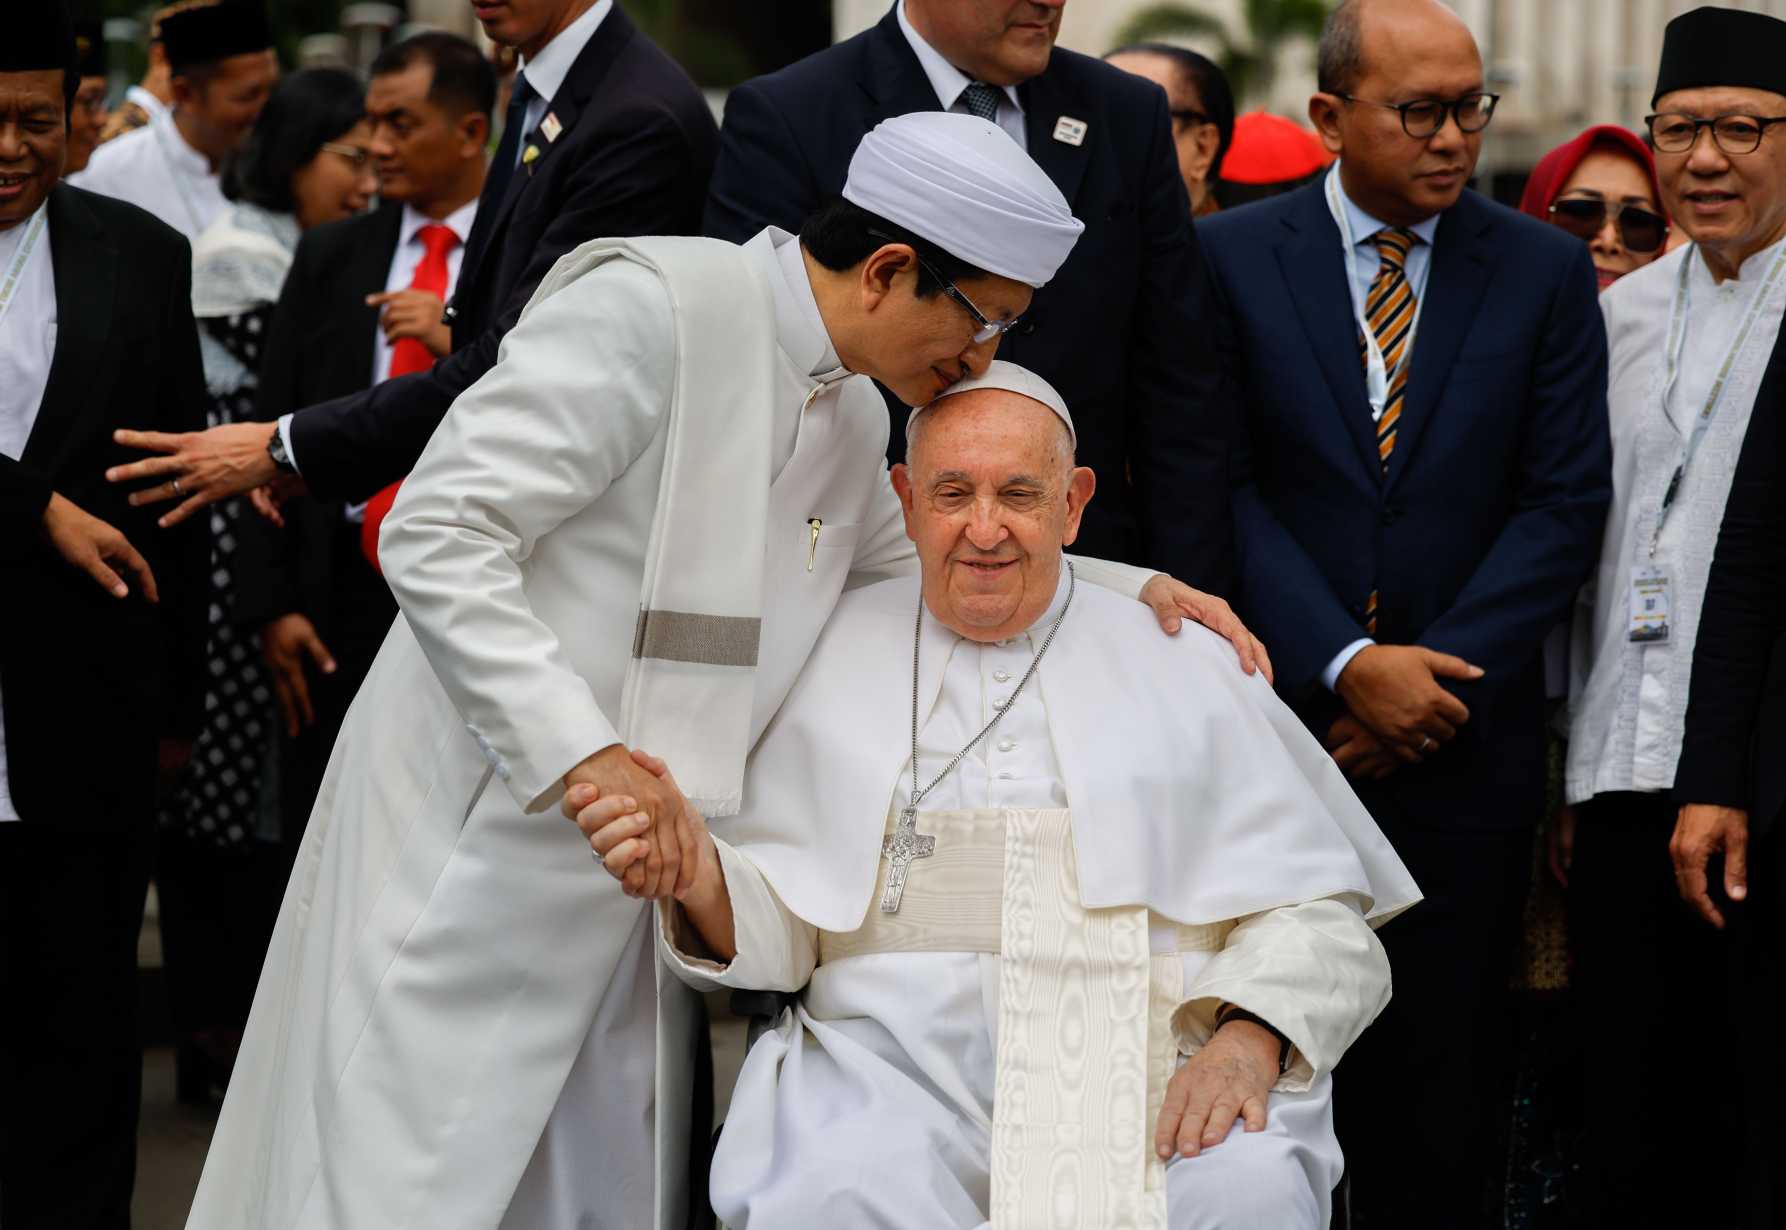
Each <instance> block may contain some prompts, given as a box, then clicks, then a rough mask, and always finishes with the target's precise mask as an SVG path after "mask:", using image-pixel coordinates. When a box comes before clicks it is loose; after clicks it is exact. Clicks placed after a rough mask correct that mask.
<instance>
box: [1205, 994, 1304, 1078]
mask: <svg viewBox="0 0 1786 1230" xmlns="http://www.w3.org/2000/svg"><path fill="white" fill-rule="evenodd" d="M1229 1021H1251V1022H1252V1023H1253V1024H1255V1025H1257V1026H1258V1027H1259V1028H1261V1029H1264V1030H1269V1031H1270V1033H1271V1036H1272V1037H1274V1038H1276V1039H1277V1041H1278V1052H1277V1071H1278V1075H1279V1076H1282V1075H1283V1074H1284V1073H1286V1072H1288V1071H1289V1070H1290V1051H1291V1049H1292V1044H1291V1042H1290V1039H1289V1038H1287V1037H1285V1036H1284V1031H1283V1030H1281V1029H1279V1028H1278V1027H1277V1026H1276V1025H1273V1024H1272V1023H1271V1022H1270V1021H1268V1020H1266V1019H1265V1018H1264V1017H1262V1016H1260V1015H1259V1014H1258V1013H1256V1012H1248V1011H1247V1010H1246V1009H1245V1008H1242V1007H1241V1006H1240V1005H1238V1004H1223V1005H1222V1006H1221V1007H1220V1008H1218V1009H1217V1010H1216V1014H1215V1027H1216V1028H1217V1029H1220V1028H1221V1027H1222V1026H1224V1025H1226V1024H1227V1023H1228V1022H1229Z"/></svg>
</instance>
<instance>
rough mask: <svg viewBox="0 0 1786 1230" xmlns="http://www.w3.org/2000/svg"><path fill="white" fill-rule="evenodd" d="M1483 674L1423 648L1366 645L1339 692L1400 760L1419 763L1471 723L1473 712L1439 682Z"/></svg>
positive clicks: (1342, 675)
mask: <svg viewBox="0 0 1786 1230" xmlns="http://www.w3.org/2000/svg"><path fill="white" fill-rule="evenodd" d="M1483 673H1484V672H1483V670H1482V668H1481V667H1479V666H1472V665H1470V664H1469V663H1468V662H1465V661H1464V660H1463V659H1462V658H1456V657H1453V656H1452V655H1450V654H1448V653H1436V652H1434V651H1433V650H1431V649H1427V648H1424V647H1423V646H1420V645H1367V646H1366V647H1365V648H1363V649H1361V650H1359V651H1358V653H1357V654H1355V655H1354V656H1353V658H1352V660H1351V661H1350V662H1348V663H1346V668H1345V669H1344V670H1342V671H1341V672H1340V676H1339V679H1338V680H1337V681H1336V683H1335V685H1334V691H1336V692H1338V693H1339V697H1340V699H1341V700H1343V701H1345V702H1346V708H1348V709H1350V710H1351V711H1352V714H1353V716H1354V717H1356V718H1357V719H1358V720H1359V721H1361V722H1363V723H1364V724H1365V725H1366V726H1368V727H1369V728H1370V729H1371V731H1372V732H1373V733H1374V734H1375V735H1376V736H1377V737H1378V738H1379V739H1381V740H1383V742H1385V743H1387V744H1388V745H1389V746H1390V748H1391V749H1392V750H1393V751H1394V752H1395V754H1396V755H1398V756H1400V757H1401V758H1402V759H1403V760H1405V761H1407V762H1409V763H1415V762H1418V761H1420V760H1422V759H1423V758H1425V757H1426V756H1427V755H1428V754H1430V753H1431V752H1433V751H1436V750H1437V749H1438V747H1440V746H1442V745H1444V744H1446V743H1449V742H1451V740H1452V739H1454V738H1456V737H1457V728H1458V727H1459V726H1462V725H1463V724H1464V723H1465V722H1468V721H1469V720H1470V710H1469V707H1468V706H1467V705H1465V704H1464V703H1463V701H1461V700H1459V699H1458V698H1457V697H1455V696H1453V695H1452V694H1451V693H1450V692H1447V691H1446V690H1445V689H1444V688H1442V687H1440V686H1439V680H1440V679H1480V678H1482V676H1483Z"/></svg>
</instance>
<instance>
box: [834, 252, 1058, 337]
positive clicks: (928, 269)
mask: <svg viewBox="0 0 1786 1230" xmlns="http://www.w3.org/2000/svg"><path fill="white" fill-rule="evenodd" d="M868 233H869V234H870V235H871V236H873V237H874V238H876V239H879V240H880V241H882V242H883V243H899V244H903V243H905V242H906V241H905V240H903V239H895V238H893V236H891V235H888V234H886V233H884V232H882V231H877V230H873V229H870V230H869V232H868ZM907 246H908V247H909V246H910V245H909V244H908V245H907ZM912 255H913V256H915V257H917V258H918V265H919V266H920V267H921V268H922V269H923V270H924V272H925V273H928V274H929V275H930V276H931V277H933V278H935V279H936V280H937V281H938V282H939V283H941V284H942V288H943V294H945V295H947V296H949V298H951V299H953V300H955V302H956V303H959V304H960V305H961V306H962V308H963V310H965V311H966V312H967V314H968V315H969V316H972V317H973V318H974V323H975V324H977V325H979V326H980V327H979V328H978V329H976V330H974V345H976V346H982V345H985V344H986V343H987V342H990V341H991V340H992V339H993V338H995V337H1001V336H1003V335H1004V334H1006V333H1009V332H1010V331H1011V330H1013V329H1015V328H1017V326H1019V325H1021V324H1023V317H1021V316H1013V317H1012V318H1011V319H1009V320H993V319H991V318H990V317H988V316H987V315H986V313H984V312H982V311H981V310H980V309H979V308H977V307H975V306H974V301H973V300H972V299H969V298H968V297H967V296H966V295H964V294H962V293H961V290H960V288H959V287H957V286H956V285H955V283H953V282H951V281H950V280H949V279H948V278H945V277H944V276H943V275H942V274H941V273H940V272H939V271H938V270H937V267H936V266H935V265H932V264H931V263H930V262H929V261H927V260H925V259H924V254H923V253H922V252H920V251H918V249H916V248H912ZM1030 331H1031V330H1030V328H1029V327H1025V329H1024V333H1025V335H1027V334H1028V333H1029V332H1030Z"/></svg>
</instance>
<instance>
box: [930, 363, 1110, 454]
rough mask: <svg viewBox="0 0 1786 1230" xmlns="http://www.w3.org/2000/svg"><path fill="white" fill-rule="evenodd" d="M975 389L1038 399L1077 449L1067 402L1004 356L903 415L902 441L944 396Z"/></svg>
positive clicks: (1042, 380) (1076, 437)
mask: <svg viewBox="0 0 1786 1230" xmlns="http://www.w3.org/2000/svg"><path fill="white" fill-rule="evenodd" d="M975 389H1003V390H1005V392H1007V393H1021V394H1022V395H1023V396H1025V397H1027V398H1029V399H1030V400H1031V401H1039V402H1041V403H1042V404H1043V405H1044V406H1047V407H1048V408H1049V409H1050V410H1052V411H1054V417H1055V418H1057V419H1059V420H1060V421H1061V422H1063V423H1065V424H1066V425H1067V440H1068V442H1069V443H1071V444H1072V446H1073V451H1074V452H1077V451H1078V450H1079V433H1078V432H1077V431H1075V430H1073V416H1072V415H1071V414H1069V413H1067V403H1066V401H1065V399H1063V398H1062V397H1061V395H1060V394H1059V393H1057V392H1055V391H1054V386H1053V385H1051V384H1049V383H1048V382H1047V381H1046V380H1044V379H1042V378H1041V377H1040V376H1038V375H1036V374H1035V373H1034V372H1032V371H1030V370H1029V368H1027V367H1019V366H1017V364H1015V363H1007V362H1005V361H1004V360H1003V359H994V360H993V361H992V362H991V363H989V364H987V365H986V374H985V375H983V376H970V377H969V378H968V379H966V380H960V381H957V382H956V383H954V384H952V385H950V386H949V387H948V388H946V389H944V390H943V391H942V392H941V393H938V394H937V395H936V396H935V397H933V398H932V399H931V400H930V403H929V405H924V406H919V407H918V408H917V409H915V410H913V411H912V412H911V413H910V414H908V415H906V418H905V443H906V447H907V448H910V447H911V443H912V432H913V431H914V430H915V429H916V427H917V425H918V416H919V415H920V414H923V413H924V412H925V411H926V410H928V409H930V407H931V406H934V405H936V404H937V402H940V401H942V400H943V399H944V398H945V397H953V396H955V394H957V393H971V392H973V391H974V390H975Z"/></svg>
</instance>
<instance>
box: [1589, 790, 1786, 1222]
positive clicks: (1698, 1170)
mask: <svg viewBox="0 0 1786 1230" xmlns="http://www.w3.org/2000/svg"><path fill="white" fill-rule="evenodd" d="M1676 811H1677V808H1676V806H1675V804H1674V803H1673V802H1671V801H1670V800H1669V798H1668V796H1667V795H1666V794H1663V793H1652V794H1634V793H1617V794H1603V795H1599V796H1597V797H1595V798H1594V799H1592V800H1590V801H1589V802H1587V803H1584V804H1582V805H1581V806H1580V807H1578V808H1576V829H1575V858H1574V863H1573V865H1572V867H1571V869H1570V872H1569V945H1570V950H1571V954H1572V956H1573V959H1574V965H1573V971H1572V979H1571V985H1572V987H1573V990H1574V998H1575V1004H1576V1012H1577V1013H1578V1019H1579V1021H1580V1025H1581V1033H1582V1037H1583V1040H1584V1059H1585V1062H1584V1065H1583V1071H1582V1082H1583V1099H1582V1101H1583V1110H1584V1114H1583V1139H1582V1150H1581V1161H1582V1175H1581V1180H1582V1181H1581V1182H1580V1183H1578V1184H1576V1185H1575V1186H1574V1189H1573V1190H1572V1193H1571V1204H1572V1205H1573V1206H1575V1208H1574V1209H1573V1210H1572V1214H1573V1221H1574V1224H1576V1225H1578V1226H1584V1227H1587V1226H1621V1227H1644V1226H1658V1227H1674V1226H1689V1225H1690V1226H1704V1227H1721V1226H1725V1225H1727V1224H1730V1219H1731V1217H1732V1216H1733V1215H1734V1214H1733V1211H1732V1209H1731V1208H1730V1202H1729V1201H1728V1199H1727V1193H1728V1192H1729V1182H1730V1178H1731V1177H1732V1176H1731V1170H1732V1168H1733V1165H1734V1163H1735V1160H1736V1157H1735V1155H1734V1154H1733V1151H1732V1149H1731V1145H1732V1142H1733V1141H1734V1140H1736V1139H1738V1138H1739V1135H1740V1134H1738V1133H1733V1132H1732V1131H1731V1128H1732V1127H1733V1126H1734V1124H1735V1122H1736V1121H1737V1119H1738V1117H1739V1112H1738V1108H1737V1105H1736V1103H1735V1100H1734V1096H1733V1095H1734V1094H1735V1091H1736V1083H1735V1081H1734V1080H1733V1079H1728V1078H1734V1077H1736V1076H1737V1073H1738V1072H1739V1071H1740V1070H1741V1069H1740V1068H1737V1067H1729V1068H1727V1067H1726V1066H1725V1062H1724V1058H1723V1057H1729V1056H1731V1051H1730V1036H1729V1029H1730V1023H1729V1020H1728V1017H1727V999H1726V994H1725V971H1726V968H1727V952H1728V949H1729V940H1728V938H1727V937H1725V936H1723V935H1720V934H1719V933H1718V932H1717V931H1715V930H1714V929H1713V928H1711V927H1710V926H1708V925H1706V924H1705V923H1704V922H1702V921H1700V920H1699V918H1698V917H1697V916H1695V915H1694V914H1692V913H1690V912H1689V910H1688V908H1687V907H1686V905H1685V904H1684V903H1683V902H1682V901H1681V899H1680V894H1679V892H1678V891H1677V889H1676V886H1675V878H1674V864H1673V863H1672V862H1671V861H1670V859H1669V856H1668V839H1669V835H1670V834H1671V833H1673V831H1674V821H1675V814H1676ZM1713 874H1714V875H1717V874H1719V872H1718V871H1717V870H1716V869H1715V868H1714V871H1713ZM1777 1046H1778V1044H1777V1042H1776V1043H1775V1044H1773V1045H1771V1046H1770V1047H1769V1048H1768V1049H1769V1050H1774V1049H1777ZM1750 1054H1753V1052H1750ZM1747 1062H1748V1060H1747V1058H1745V1059H1744V1060H1743V1061H1742V1064H1743V1065H1744V1066H1746V1065H1747ZM1714 1073H1722V1074H1723V1076H1722V1078H1718V1077H1714V1076H1713V1074H1714ZM1708 1078H1710V1079H1708Z"/></svg>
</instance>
